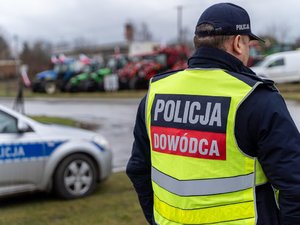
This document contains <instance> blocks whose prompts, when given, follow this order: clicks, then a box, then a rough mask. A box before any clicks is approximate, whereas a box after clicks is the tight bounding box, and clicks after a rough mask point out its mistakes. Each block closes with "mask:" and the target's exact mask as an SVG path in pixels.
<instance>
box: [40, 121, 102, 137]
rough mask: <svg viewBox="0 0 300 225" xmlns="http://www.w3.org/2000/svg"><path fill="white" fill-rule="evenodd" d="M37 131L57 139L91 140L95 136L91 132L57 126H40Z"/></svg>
mask: <svg viewBox="0 0 300 225" xmlns="http://www.w3.org/2000/svg"><path fill="white" fill-rule="evenodd" d="M39 130H40V132H41V133H43V134H47V135H48V136H51V137H59V139H64V138H68V139H81V140H82V139H92V138H93V137H95V136H96V135H97V133H95V132H92V131H88V130H84V129H79V128H74V127H69V126H64V125H58V124H41V125H40V126H39Z"/></svg>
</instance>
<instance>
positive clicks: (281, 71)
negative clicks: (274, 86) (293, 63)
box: [267, 57, 286, 82]
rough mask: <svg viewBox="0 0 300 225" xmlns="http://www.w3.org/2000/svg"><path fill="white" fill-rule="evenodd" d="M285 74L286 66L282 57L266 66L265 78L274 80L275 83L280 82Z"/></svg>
mask: <svg viewBox="0 0 300 225" xmlns="http://www.w3.org/2000/svg"><path fill="white" fill-rule="evenodd" d="M285 73H286V65H285V60H284V58H283V57H281V58H277V59H275V60H274V61H272V62H270V63H269V64H268V65H267V77H269V78H270V79H272V80H274V81H275V82H278V81H279V82H280V81H281V80H282V79H283V78H284V77H285Z"/></svg>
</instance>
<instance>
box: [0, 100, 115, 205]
mask: <svg viewBox="0 0 300 225" xmlns="http://www.w3.org/2000/svg"><path fill="white" fill-rule="evenodd" d="M111 171H112V153H111V150H110V148H109V145H108V143H107V141H106V140H105V139H104V138H103V137H102V136H100V135H99V134H96V133H94V132H91V131H87V130H82V129H77V128H71V127H67V126H61V125H51V124H42V123H39V122H37V121H34V120H32V119H30V118H28V117H26V116H24V115H21V114H19V113H17V112H15V111H13V110H11V109H8V108H6V107H4V106H1V105H0V196H6V195H11V194H16V193H21V192H28V191H51V190H53V191H55V192H56V193H57V194H58V196H60V197H62V198H65V199H74V198H80V197H83V196H86V195H89V194H91V193H92V192H93V191H94V190H95V188H96V184H97V182H100V181H102V180H104V179H105V178H107V177H108V176H109V175H110V174H111Z"/></svg>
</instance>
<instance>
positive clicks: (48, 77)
mask: <svg viewBox="0 0 300 225" xmlns="http://www.w3.org/2000/svg"><path fill="white" fill-rule="evenodd" d="M52 63H53V70H47V71H43V72H40V73H38V74H37V75H36V77H35V79H34V81H33V82H32V91H33V92H46V93H47V94H53V93H54V92H56V91H57V90H60V91H65V90H66V84H67V83H68V81H69V80H70V79H71V78H72V77H73V76H75V75H76V74H79V73H82V72H83V71H86V70H89V63H90V61H88V60H86V59H83V60H75V59H74V58H67V57H64V56H60V57H57V58H56V57H55V58H52Z"/></svg>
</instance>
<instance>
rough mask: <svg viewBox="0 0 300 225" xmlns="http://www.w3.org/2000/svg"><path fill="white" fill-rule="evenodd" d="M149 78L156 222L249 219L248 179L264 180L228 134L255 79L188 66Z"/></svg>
mask: <svg viewBox="0 0 300 225" xmlns="http://www.w3.org/2000/svg"><path fill="white" fill-rule="evenodd" d="M154 79H155V80H154ZM154 79H152V80H151V82H150V86H149V91H148V95H147V103H146V126H147V131H148V136H149V140H150V145H151V146H150V148H151V163H152V186H153V191H154V218H155V221H156V223H157V224H158V225H181V224H218V225H221V224H222V225H240V224H243V225H254V224H256V221H257V213H256V201H255V186H256V185H259V184H263V183H265V182H267V179H266V177H265V175H264V173H263V171H262V168H261V166H260V164H259V163H258V161H257V159H256V158H253V157H250V156H248V155H246V154H245V153H243V152H242V151H241V150H240V149H239V147H238V145H237V142H236V138H235V135H234V127H235V117H236V112H237V109H238V108H239V106H240V105H241V103H242V102H243V101H244V100H245V99H246V98H247V96H249V94H250V93H251V92H252V91H253V90H254V89H255V88H256V87H257V86H258V85H259V84H261V83H262V82H259V81H258V82H256V83H255V82H253V83H254V84H253V85H249V84H247V83H245V82H243V81H242V80H240V79H238V78H236V77H234V76H232V75H230V74H228V73H226V72H225V71H223V70H220V69H211V70H208V69H188V70H185V71H181V72H177V73H175V74H172V75H170V76H165V77H162V78H160V79H159V77H158V79H157V78H154Z"/></svg>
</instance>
